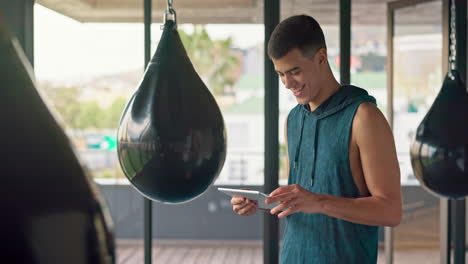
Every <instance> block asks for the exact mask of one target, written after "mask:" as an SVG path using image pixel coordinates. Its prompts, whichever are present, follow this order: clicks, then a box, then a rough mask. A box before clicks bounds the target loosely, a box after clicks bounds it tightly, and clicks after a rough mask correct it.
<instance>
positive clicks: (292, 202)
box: [270, 199, 297, 214]
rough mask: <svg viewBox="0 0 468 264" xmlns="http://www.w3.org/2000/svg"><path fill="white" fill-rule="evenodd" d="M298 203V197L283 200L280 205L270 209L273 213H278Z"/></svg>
mask: <svg viewBox="0 0 468 264" xmlns="http://www.w3.org/2000/svg"><path fill="white" fill-rule="evenodd" d="M296 203H297V201H296V199H292V200H289V201H286V202H282V203H280V204H279V205H277V206H275V207H274V208H273V209H271V210H270V213H271V214H278V213H280V212H281V211H284V210H285V209H287V208H290V207H294V206H295V204H296Z"/></svg>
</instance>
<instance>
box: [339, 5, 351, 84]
mask: <svg viewBox="0 0 468 264" xmlns="http://www.w3.org/2000/svg"><path fill="white" fill-rule="evenodd" d="M350 66H351V0H340V82H341V84H342V85H343V84H349V83H350V82H351V74H350Z"/></svg>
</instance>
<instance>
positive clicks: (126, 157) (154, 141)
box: [117, 20, 226, 203]
mask: <svg viewBox="0 0 468 264" xmlns="http://www.w3.org/2000/svg"><path fill="white" fill-rule="evenodd" d="M117 151H118V154H119V161H120V165H121V167H122V169H123V171H124V173H125V175H126V176H127V178H128V179H129V180H130V182H131V183H132V185H133V186H134V187H135V188H136V189H137V190H138V191H139V192H140V193H141V194H143V195H144V196H146V197H147V198H149V199H152V200H156V201H160V202H165V203H180V202H185V201H189V200H191V199H193V198H195V197H197V196H199V195H200V194H202V193H203V192H204V191H205V190H206V189H207V188H208V187H209V186H210V185H211V184H212V183H213V182H214V180H215V179H216V177H217V176H218V175H219V173H220V171H221V169H222V167H223V164H224V160H225V158H226V132H225V128H224V121H223V117H222V115H221V111H220V110H219V108H218V105H217V104H216V101H215V99H214V98H213V96H212V95H211V94H210V92H209V90H208V89H207V87H206V86H205V84H204V83H203V82H202V80H201V79H200V77H199V76H198V74H197V73H196V72H195V69H194V68H193V65H192V63H191V62H190V59H189V58H188V56H187V53H186V51H185V49H184V47H183V45H182V42H181V40H180V37H179V34H178V33H177V29H176V25H175V22H174V21H172V20H168V21H166V23H165V25H164V31H163V33H162V36H161V39H160V42H159V45H158V48H157V50H156V53H155V55H154V56H153V58H152V59H151V61H150V63H149V64H148V67H147V69H146V71H145V73H144V76H143V79H142V80H141V82H140V84H139V87H138V90H137V91H136V92H135V94H134V95H133V96H132V98H131V99H130V101H129V102H128V104H127V106H126V108H125V110H124V113H123V115H122V118H121V120H120V125H119V130H118V141H117Z"/></svg>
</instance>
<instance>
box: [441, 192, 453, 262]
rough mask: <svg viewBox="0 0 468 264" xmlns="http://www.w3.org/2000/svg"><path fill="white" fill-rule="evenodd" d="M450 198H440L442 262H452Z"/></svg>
mask: <svg viewBox="0 0 468 264" xmlns="http://www.w3.org/2000/svg"><path fill="white" fill-rule="evenodd" d="M450 206H451V205H450V200H449V199H446V198H440V235H439V239H440V264H450V241H451V235H450V220H451V217H450V211H451V210H450Z"/></svg>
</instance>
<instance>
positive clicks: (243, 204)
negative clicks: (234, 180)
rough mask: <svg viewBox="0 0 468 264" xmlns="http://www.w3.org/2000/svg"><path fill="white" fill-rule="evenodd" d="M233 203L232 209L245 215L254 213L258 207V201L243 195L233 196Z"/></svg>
mask: <svg viewBox="0 0 468 264" xmlns="http://www.w3.org/2000/svg"><path fill="white" fill-rule="evenodd" d="M231 204H232V210H234V212H236V213H237V214H239V215H243V216H248V215H253V214H254V213H255V212H256V211H257V209H258V205H257V203H255V202H254V201H252V200H249V199H247V198H245V197H242V196H234V197H232V198H231Z"/></svg>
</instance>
